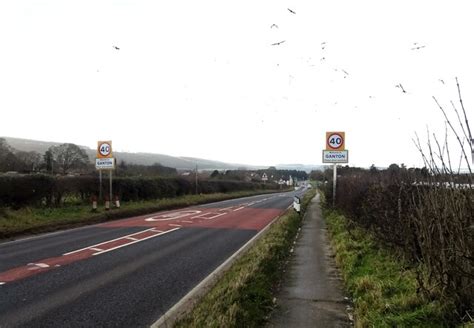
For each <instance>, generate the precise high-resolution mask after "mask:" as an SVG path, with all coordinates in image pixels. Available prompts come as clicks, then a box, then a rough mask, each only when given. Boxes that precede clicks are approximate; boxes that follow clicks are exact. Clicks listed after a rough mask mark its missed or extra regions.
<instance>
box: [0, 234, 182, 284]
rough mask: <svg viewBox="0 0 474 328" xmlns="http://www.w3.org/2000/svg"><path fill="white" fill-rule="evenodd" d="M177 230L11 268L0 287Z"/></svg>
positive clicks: (127, 238) (0, 276) (2, 275)
mask: <svg viewBox="0 0 474 328" xmlns="http://www.w3.org/2000/svg"><path fill="white" fill-rule="evenodd" d="M178 229H179V228H175V229H170V230H167V231H160V230H155V229H147V230H144V231H140V232H137V233H134V234H131V235H127V236H123V237H120V238H116V239H112V240H108V241H105V242H102V243H100V244H96V245H92V246H88V247H85V248H81V249H78V250H75V251H72V252H69V253H65V254H63V255H62V256H57V257H51V258H48V259H43V260H39V261H37V262H36V263H29V264H27V265H24V266H20V267H17V268H13V269H10V270H7V271H5V272H1V273H0V285H4V284H5V283H7V282H12V281H16V280H20V279H24V278H26V277H29V276H32V275H35V274H38V273H42V272H46V271H49V270H52V269H54V268H57V267H60V266H63V265H66V264H69V263H72V262H77V261H80V260H85V259H87V258H90V257H92V256H94V255H100V254H104V253H107V252H110V251H113V250H116V249H118V248H122V247H125V246H129V245H132V244H135V243H138V242H141V241H144V240H147V239H150V238H154V237H158V236H161V235H163V234H165V233H169V232H172V231H175V230H178ZM131 236H133V237H132V238H134V239H135V240H131V239H130V237H131Z"/></svg>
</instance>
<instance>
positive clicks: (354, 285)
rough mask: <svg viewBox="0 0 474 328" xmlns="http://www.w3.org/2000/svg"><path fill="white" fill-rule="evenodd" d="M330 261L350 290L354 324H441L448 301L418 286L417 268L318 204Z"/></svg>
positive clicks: (448, 323) (416, 325) (436, 325)
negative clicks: (332, 258)
mask: <svg viewBox="0 0 474 328" xmlns="http://www.w3.org/2000/svg"><path fill="white" fill-rule="evenodd" d="M323 215H324V217H325V220H326V225H327V227H328V231H329V235H330V239H331V244H332V246H333V248H334V251H335V253H336V263H337V264H338V266H339V267H340V269H341V272H342V276H343V279H344V283H345V285H346V288H347V289H348V291H349V293H350V294H351V295H352V298H353V303H354V319H355V326H356V327H447V326H453V323H450V322H449V321H447V319H446V318H447V317H449V312H452V311H453V309H454V308H453V306H452V304H442V303H441V302H440V301H439V300H436V299H429V298H427V297H424V295H423V294H422V293H420V292H419V288H418V284H417V275H419V274H420V272H422V271H420V268H417V267H414V266H413V265H409V264H408V263H405V262H404V261H403V259H402V258H401V257H399V256H398V257H397V256H396V255H395V254H394V253H393V252H392V251H390V250H389V249H386V248H384V247H383V246H382V245H380V244H379V243H377V242H376V241H375V239H374V238H373V237H372V236H371V234H370V232H368V231H366V230H363V229H361V228H358V227H354V226H349V222H348V220H347V219H346V218H345V217H344V216H343V215H341V214H340V213H338V212H337V211H334V210H331V209H327V208H326V209H324V210H323Z"/></svg>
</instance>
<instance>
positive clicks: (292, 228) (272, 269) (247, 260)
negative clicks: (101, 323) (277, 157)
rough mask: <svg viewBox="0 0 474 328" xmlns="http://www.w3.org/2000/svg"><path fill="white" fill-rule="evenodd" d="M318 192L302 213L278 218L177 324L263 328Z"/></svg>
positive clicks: (308, 195)
mask: <svg viewBox="0 0 474 328" xmlns="http://www.w3.org/2000/svg"><path fill="white" fill-rule="evenodd" d="M315 193H316V192H315V190H314V189H312V190H310V191H309V192H307V193H306V195H305V196H304V198H303V200H302V206H301V215H298V214H297V213H296V212H294V211H293V210H290V211H288V212H287V213H286V214H284V215H283V216H281V217H280V218H279V219H278V220H277V221H275V222H274V223H273V225H272V226H271V227H270V228H269V229H268V231H266V233H265V234H264V235H263V236H262V237H261V238H260V239H258V240H257V241H256V243H255V244H254V245H253V246H252V247H251V248H250V249H249V250H248V251H247V252H246V253H245V254H244V255H243V256H242V257H240V258H239V259H238V260H236V262H235V263H234V264H233V265H232V266H231V267H230V269H228V270H227V271H226V272H225V273H224V274H223V276H222V277H221V279H220V280H219V281H218V282H217V283H216V285H215V286H214V287H213V288H212V289H211V290H210V291H209V292H208V293H207V294H206V295H205V296H204V297H203V298H202V300H201V301H200V302H199V303H198V304H197V305H196V306H195V308H194V309H193V310H192V311H191V312H190V313H189V314H188V315H187V316H185V317H184V318H182V319H181V320H180V321H178V322H177V323H176V324H175V326H174V327H261V326H262V325H263V324H264V323H265V322H266V320H267V319H268V314H269V313H270V311H271V310H272V308H273V306H274V303H273V296H274V295H273V292H274V291H275V286H277V284H278V282H279V281H280V280H281V278H282V270H281V268H282V266H283V265H284V263H285V261H286V260H287V258H288V257H289V254H290V249H291V247H292V245H293V241H294V239H295V236H296V233H297V231H298V228H299V227H300V226H301V221H302V217H303V215H304V212H305V210H306V207H307V206H308V204H309V202H310V201H311V199H312V198H313V197H314V195H315Z"/></svg>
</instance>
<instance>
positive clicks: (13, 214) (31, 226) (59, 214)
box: [0, 191, 280, 240]
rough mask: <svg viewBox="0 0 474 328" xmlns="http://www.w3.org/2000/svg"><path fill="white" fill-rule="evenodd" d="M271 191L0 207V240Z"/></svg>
mask: <svg viewBox="0 0 474 328" xmlns="http://www.w3.org/2000/svg"><path fill="white" fill-rule="evenodd" d="M272 192H280V191H239V192H231V193H214V194H203V195H186V196H179V197H175V198H164V199H160V200H154V201H141V202H126V203H125V202H124V203H122V206H121V207H120V208H115V209H111V210H109V211H105V209H99V210H98V211H97V212H92V211H91V206H87V205H70V206H63V207H56V208H31V207H27V208H21V209H19V210H12V209H0V240H1V239H7V238H12V237H16V236H21V235H28V234H36V233H44V232H50V231H55V230H60V229H66V228H72V227H79V226H84V225H89V224H94V223H100V222H105V221H109V220H115V219H121V218H126V217H132V216H137V215H145V214H149V213H154V212H158V211H163V210H171V209H176V208H183V207H187V206H193V205H199V204H206V203H212V202H217V201H223V200H228V199H233V198H241V197H247V196H254V195H259V194H266V193H272Z"/></svg>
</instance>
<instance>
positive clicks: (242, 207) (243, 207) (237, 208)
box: [234, 206, 245, 212]
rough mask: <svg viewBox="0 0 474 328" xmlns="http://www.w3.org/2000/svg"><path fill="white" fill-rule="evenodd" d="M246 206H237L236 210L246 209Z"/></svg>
mask: <svg viewBox="0 0 474 328" xmlns="http://www.w3.org/2000/svg"><path fill="white" fill-rule="evenodd" d="M244 208H245V206H242V207H239V208H236V209H235V210H234V212H237V211H240V210H241V209H244Z"/></svg>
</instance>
